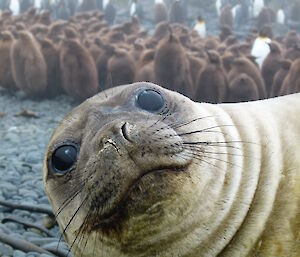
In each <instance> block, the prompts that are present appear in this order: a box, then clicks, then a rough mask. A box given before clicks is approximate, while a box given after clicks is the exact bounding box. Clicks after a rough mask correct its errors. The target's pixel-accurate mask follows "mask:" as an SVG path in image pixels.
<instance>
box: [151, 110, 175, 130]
mask: <svg viewBox="0 0 300 257" xmlns="http://www.w3.org/2000/svg"><path fill="white" fill-rule="evenodd" d="M171 115H172V113H167V114H165V115H164V116H162V117H161V118H160V119H158V120H157V121H156V122H154V123H153V124H152V125H150V126H149V127H147V129H150V128H152V127H154V126H155V125H157V124H158V123H160V122H163V121H164V120H165V119H166V118H168V117H170V116H171Z"/></svg>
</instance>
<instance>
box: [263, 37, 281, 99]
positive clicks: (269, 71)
mask: <svg viewBox="0 0 300 257" xmlns="http://www.w3.org/2000/svg"><path fill="white" fill-rule="evenodd" d="M268 45H269V47H270V52H269V54H268V56H267V57H266V59H265V60H264V62H263V64H262V68H261V73H262V76H263V79H264V81H265V86H266V89H267V95H268V96H270V95H271V90H272V85H273V79H274V76H275V74H276V72H277V71H278V70H279V69H280V62H281V47H280V45H279V44H278V43H276V42H275V41H272V42H271V43H269V44H268Z"/></svg>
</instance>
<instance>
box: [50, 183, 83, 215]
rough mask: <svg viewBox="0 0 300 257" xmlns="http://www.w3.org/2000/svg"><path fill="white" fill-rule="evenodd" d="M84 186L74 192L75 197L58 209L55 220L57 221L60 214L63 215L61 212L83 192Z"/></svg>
mask: <svg viewBox="0 0 300 257" xmlns="http://www.w3.org/2000/svg"><path fill="white" fill-rule="evenodd" d="M84 186H85V184H81V185H80V187H79V188H77V189H75V190H74V191H75V192H74V193H73V195H72V196H71V197H70V198H68V199H67V200H66V201H64V202H63V203H62V205H61V207H59V208H58V210H57V213H56V214H55V219H57V217H58V216H59V214H61V212H62V211H63V210H64V209H65V208H66V206H67V205H68V204H69V203H71V202H72V201H73V200H74V199H75V197H76V196H77V195H78V194H79V193H80V192H81V191H82V189H83V188H84Z"/></svg>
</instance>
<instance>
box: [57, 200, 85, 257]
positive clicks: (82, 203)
mask: <svg viewBox="0 0 300 257" xmlns="http://www.w3.org/2000/svg"><path fill="white" fill-rule="evenodd" d="M88 198H89V195H87V196H86V197H85V198H84V200H83V201H82V202H81V204H80V205H79V207H78V208H77V209H76V211H75V212H74V214H73V215H72V217H71V219H70V220H69V222H68V224H67V225H66V226H65V228H64V230H63V232H62V233H61V235H60V237H59V241H58V243H57V247H58V246H59V244H60V242H61V240H62V237H63V235H64V234H65V233H66V231H67V229H68V228H69V226H70V225H71V223H72V221H73V220H74V218H75V217H76V215H77V214H78V212H79V210H80V209H81V208H82V206H83V205H84V204H85V203H86V201H87V199H88ZM80 228H81V227H80ZM76 239H77V236H76ZM74 243H75V242H74ZM71 248H72V247H71ZM71 248H70V249H69V251H70V250H71ZM68 255H69V252H68V254H67V256H68Z"/></svg>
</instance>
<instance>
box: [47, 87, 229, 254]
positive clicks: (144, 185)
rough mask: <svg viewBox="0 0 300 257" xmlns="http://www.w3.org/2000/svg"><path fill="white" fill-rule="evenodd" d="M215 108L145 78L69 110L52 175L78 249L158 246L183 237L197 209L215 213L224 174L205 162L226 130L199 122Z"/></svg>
mask: <svg viewBox="0 0 300 257" xmlns="http://www.w3.org/2000/svg"><path fill="white" fill-rule="evenodd" d="M206 116H207V113H204V112H203V113H200V111H199V109H198V108H197V104H196V103H194V102H192V101H191V100H189V99H188V98H186V97H184V96H182V95H180V94H178V93H175V92H172V91H169V90H166V89H163V88H161V87H159V86H156V85H154V84H150V83H144V82H143V83H135V84H131V85H126V86H120V87H117V88H112V89H110V90H107V91H105V92H102V93H100V94H98V95H96V96H94V97H92V98H90V99H88V100H87V101H85V102H84V103H83V104H81V105H80V106H79V107H77V108H76V109H74V110H73V111H72V112H71V113H70V114H69V115H67V116H66V117H65V118H64V120H63V121H62V122H61V124H60V125H59V126H58V128H57V129H56V131H55V132H54V134H53V136H52V138H51V140H50V142H49V146H48V149H47V153H46V156H45V160H44V184H45V191H46V193H47V195H48V197H49V199H50V201H51V204H52V206H53V209H54V212H55V214H56V216H57V220H58V223H59V225H60V227H61V229H62V230H63V234H64V237H65V239H66V241H67V242H68V244H69V245H70V246H71V248H72V251H76V252H77V253H80V254H79V255H78V256H93V252H94V253H95V255H94V256H127V255H128V256H137V255H138V254H140V253H141V252H143V253H145V254H146V255H145V256H153V255H154V253H156V252H163V251H162V248H163V247H165V248H168V247H171V246H170V245H173V246H172V247H176V245H174V242H175V241H176V239H178V238H179V239H180V238H181V239H182V238H183V237H185V233H184V231H188V230H191V229H192V228H193V226H194V225H195V218H193V215H197V216H198V218H197V220H198V219H199V213H201V216H200V217H201V222H204V223H205V221H206V220H207V218H208V217H210V216H211V215H212V213H213V207H212V206H213V205H215V204H216V202H214V201H210V197H212V196H213V195H214V194H215V191H216V190H215V189H213V188H209V187H207V185H208V184H209V183H208V181H210V182H213V183H216V181H218V179H216V180H214V181H212V176H213V174H212V173H210V171H209V168H207V169H206V168H205V165H207V167H209V166H211V165H213V164H212V163H210V162H208V161H205V160H204V159H205V158H204V157H205V153H204V150H203V147H204V146H203V145H208V144H209V142H217V141H218V140H219V137H220V135H221V134H219V133H206V132H210V131H209V129H208V128H209V127H211V128H212V127H213V123H212V122H209V121H206V122H205V126H203V127H201V126H199V123H197V126H196V125H195V123H196V121H200V120H201V119H207V120H209V119H208V118H205V117H206ZM203 124H204V123H203ZM201 130H202V132H203V133H199V132H200V131H201ZM214 131H215V130H214ZM211 132H212V131H211ZM199 134H200V135H199ZM201 152H202V154H203V155H202V157H201V154H200V153H201ZM202 160H203V162H202ZM199 163H202V164H203V165H204V168H203V169H202V170H199V169H198V167H199ZM218 172H220V171H218ZM220 173H222V172H220ZM219 177H220V178H223V175H219ZM207 194H208V195H207ZM203 195H206V196H205V197H204V196H203ZM201 201H205V203H202V204H201ZM194 209H196V211H195V210H194ZM192 210H193V211H192ZM188 247H189V246H188V245H187V246H186V248H188ZM178 248H182V247H178ZM181 250H182V249H178V250H176V251H179V252H180V251H181ZM81 254H82V255H81ZM147 254H148V255H147ZM165 256H167V255H165Z"/></svg>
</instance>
